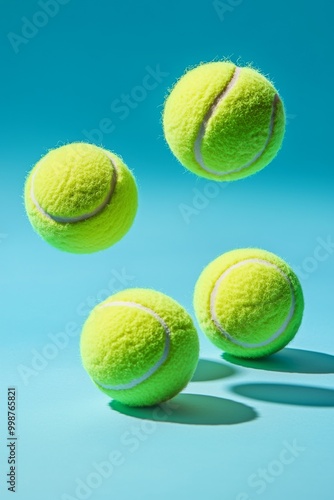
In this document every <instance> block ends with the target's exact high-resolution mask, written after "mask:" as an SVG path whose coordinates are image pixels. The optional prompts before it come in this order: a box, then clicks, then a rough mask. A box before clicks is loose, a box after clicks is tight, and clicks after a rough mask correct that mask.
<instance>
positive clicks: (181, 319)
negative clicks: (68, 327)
mask: <svg viewBox="0 0 334 500" xmlns="http://www.w3.org/2000/svg"><path fill="white" fill-rule="evenodd" d="M80 346H81V357H82V362H83V366H84V368H85V369H86V371H87V372H88V374H89V376H90V377H91V379H92V380H93V382H94V383H95V385H96V386H97V387H98V388H99V389H100V390H101V391H102V392H104V393H105V394H107V395H108V396H110V397H112V398H113V399H115V400H117V401H119V402H121V403H123V404H126V405H129V406H151V405H155V404H158V403H161V402H163V401H167V400H168V399H170V398H172V397H173V396H175V395H176V394H178V393H179V392H180V391H181V390H182V389H183V388H184V387H185V386H186V385H187V384H188V382H189V380H190V379H191V377H192V375H193V373H194V371H195V368H196V365H197V362H198V355H199V341H198V335H197V332H196V329H195V327H194V324H193V321H192V319H191V317H190V316H189V314H188V313H187V312H186V311H185V310H184V309H183V307H181V306H180V305H179V304H178V303H177V302H175V300H173V299H171V298H170V297H167V296H166V295H164V294H162V293H160V292H156V291H154V290H147V289H129V290H124V291H122V292H119V293H117V294H116V295H113V296H111V297H109V298H108V299H107V300H106V301H104V302H102V303H101V304H100V305H98V306H97V307H96V308H95V309H94V310H93V312H92V313H91V315H90V316H89V318H88V320H87V321H86V323H85V325H84V328H83V332H82V336H81V345H80Z"/></svg>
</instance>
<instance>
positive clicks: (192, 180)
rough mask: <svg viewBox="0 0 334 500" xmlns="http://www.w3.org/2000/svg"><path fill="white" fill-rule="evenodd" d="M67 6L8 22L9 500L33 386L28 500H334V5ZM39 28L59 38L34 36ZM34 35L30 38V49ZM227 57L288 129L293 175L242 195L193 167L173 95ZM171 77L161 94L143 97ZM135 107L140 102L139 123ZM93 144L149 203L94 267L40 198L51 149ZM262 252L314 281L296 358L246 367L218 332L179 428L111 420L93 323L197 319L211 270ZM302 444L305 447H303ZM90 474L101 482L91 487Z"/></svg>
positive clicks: (260, 180)
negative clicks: (123, 311)
mask: <svg viewBox="0 0 334 500" xmlns="http://www.w3.org/2000/svg"><path fill="white" fill-rule="evenodd" d="M42 3H43V2H42ZM53 5H54V4H53ZM57 5H58V7H57V6H56V10H58V12H56V10H54V14H52V16H53V17H52V16H51V15H49V16H46V17H45V15H44V16H43V15H42V16H41V15H40V14H38V12H40V11H41V6H40V4H39V3H38V2H36V1H30V0H26V1H25V2H24V3H23V2H18V1H6V2H2V16H1V19H0V36H1V39H0V50H1V63H2V77H1V88H2V92H1V96H0V99H1V103H0V104H1V122H0V123H1V125H0V126H1V135H0V137H1V157H0V158H1V172H0V175H1V183H0V185H1V203H2V210H1V216H0V217H1V219H0V252H1V276H0V277H1V320H0V326H1V333H2V345H1V365H0V374H1V379H0V380H1V401H0V425H1V433H0V434H1V436H2V437H1V438H0V471H1V477H0V495H1V498H7V496H8V498H10V497H9V492H7V491H6V485H5V479H6V478H5V473H6V472H7V467H8V466H7V463H6V457H7V450H6V442H5V437H6V413H5V412H6V388H7V387H8V386H12V385H15V386H16V387H17V391H18V435H19V441H18V483H17V486H18V493H17V495H16V498H19V499H24V500H27V499H29V500H30V499H32V500H40V499H43V500H44V499H45V498H47V499H49V500H53V499H55V500H58V499H62V500H65V499H67V500H68V498H72V499H73V498H96V499H107V498H111V497H112V496H117V497H118V498H122V499H125V500H127V499H132V498H145V499H146V500H151V499H152V500H153V499H155V498H157V497H159V498H161V499H163V500H165V499H166V500H167V499H169V498H173V497H174V498H176V499H179V498H184V497H185V498H196V499H200V498H202V497H204V496H208V497H210V498H212V499H213V500H218V499H222V498H224V499H231V500H236V499H238V500H247V499H253V498H258V497H262V498H266V499H270V500H276V499H277V500H278V499H279V500H281V499H282V498H284V497H286V498H303V499H305V500H306V499H310V500H311V499H312V500H313V499H314V498H316V497H317V498H321V500H327V499H328V500H329V499H332V469H333V458H334V457H333V444H334V443H333V437H332V432H331V430H332V422H333V407H334V391H333V388H332V387H333V373H334V356H333V355H334V347H333V324H334V322H333V316H332V311H333V296H334V284H333V272H334V251H333V248H332V246H331V244H330V242H331V241H332V240H331V238H334V234H333V233H334V231H333V209H334V201H333V173H332V169H333V138H332V123H331V122H332V115H333V99H332V85H331V81H332V76H333V75H332V66H333V55H332V53H333V50H332V49H333V35H332V33H333V29H332V22H331V20H332V15H333V7H332V6H331V5H330V4H329V2H316V3H315V2H313V1H305V0H303V1H302V0H299V1H297V0H296V1H294V2H289V1H287V0H284V1H281V2H277V3H273V2H268V1H265V0H258V1H256V2H252V1H250V0H233V1H232V0H226V2H223V1H221V2H220V7H219V2H212V1H209V2H206V1H204V0H199V1H196V2H192V1H189V0H186V1H182V2H180V0H179V1H175V0H169V1H166V0H162V1H160V2H153V1H152V0H142V1H141V2H134V1H132V2H131V1H127V0H125V1H122V2H108V1H107V0H102V1H100V2H93V1H87V0H81V1H79V0H70V1H68V2H66V1H65V0H62V5H60V2H59V3H58V4H57ZM50 8H51V7H50ZM54 9H55V7H54ZM27 19H28V20H29V21H33V22H35V24H39V25H43V24H44V26H41V27H40V28H38V29H37V30H36V28H33V27H31V26H30V31H29V28H27ZM22 30H23V31H24V34H25V36H28V37H29V38H27V37H26V38H24V39H22V38H21V39H18V38H17V36H18V35H20V36H21V37H22V36H23V35H22ZM27 30H28V31H27ZM13 34H15V35H13ZM15 36H16V38H15ZM13 37H14V38H15V40H16V41H15V42H13V40H14V38H13ZM224 57H229V58H231V59H232V60H233V61H235V62H238V63H239V64H241V65H242V64H248V63H253V64H254V65H255V66H256V67H257V68H259V69H261V70H262V71H263V72H264V73H265V74H266V75H269V76H270V78H271V79H272V80H273V81H274V82H275V84H276V86H277V88H278V89H279V91H280V93H281V95H282V97H283V99H284V102H285V105H286V110H287V115H288V125H287V133H286V138H285V141H284V145H283V148H282V150H281V152H280V154H279V155H278V157H277V158H276V159H275V160H274V162H273V163H272V164H271V165H270V166H269V167H268V168H266V169H265V170H264V171H262V172H261V173H260V174H258V175H256V176H253V177H250V178H248V179H245V180H243V181H239V182H235V183H231V184H227V185H224V184H223V185H222V184H215V183H213V182H208V181H207V180H205V179H199V178H196V176H194V175H192V174H191V173H189V172H186V171H185V170H184V169H183V168H182V166H181V165H180V164H178V162H177V161H176V160H175V159H174V158H173V156H172V154H171V153H170V151H169V150H168V148H167V147H166V145H165V143H164V139H163V134H162V128H161V111H162V104H163V101H164V97H165V95H166V93H167V91H168V88H170V86H171V85H172V84H173V83H174V82H175V80H176V79H177V78H178V77H179V76H180V75H181V74H182V73H183V72H184V70H185V68H186V67H189V66H192V65H196V64H198V63H199V62H201V61H210V60H213V59H220V58H224ZM157 68H158V69H159V68H160V71H161V72H162V73H161V74H160V79H159V80H157V85H156V86H155V88H154V89H151V90H147V91H145V92H142V91H140V89H139V90H138V86H139V87H140V86H142V82H143V79H144V78H145V76H146V75H147V74H148V73H149V72H150V71H152V70H155V71H156V70H157ZM150 82H151V83H152V80H151V81H150ZM140 92H141V93H140ZM124 94H127V95H130V96H132V97H131V106H130V105H128V106H127V108H126V109H124V108H123V112H122V113H121V112H120V111H119V107H118V108H117V106H119V100H120V99H122V96H123V95H124ZM134 96H135V97H134ZM138 96H139V98H138ZM115 106H116V108H115ZM117 109H118V111H117ZM105 119H108V120H109V121H108V122H106V120H105ZM106 123H107V129H106V128H105V126H106ZM86 140H92V141H95V142H97V143H99V144H102V145H103V146H105V147H106V148H109V149H111V150H113V151H115V152H116V153H117V154H120V155H122V156H123V158H124V160H125V162H126V163H127V164H128V166H129V167H130V168H131V169H132V170H133V171H134V174H135V175H136V178H137V181H138V185H139V194H140V208H139V211H138V216H137V218H136V221H135V224H134V226H133V228H132V229H131V231H130V232H129V233H128V235H127V236H126V237H125V238H124V239H123V240H122V241H121V242H120V243H118V244H117V245H116V246H114V247H113V248H111V249H109V250H107V251H105V252H102V253H98V254H94V255H89V256H75V255H71V254H66V253H62V252H59V251H57V250H55V249H53V248H51V247H49V246H48V245H47V244H46V243H44V242H43V241H42V240H40V239H39V238H38V237H37V235H36V234H35V233H34V232H33V231H32V229H31V227H30V225H29V222H28V220H27V218H26V216H25V213H24V206H23V200H22V192H23V186H24V181H25V177H26V174H27V173H28V172H29V170H30V169H31V167H32V166H33V165H34V163H35V162H36V161H37V160H38V159H39V158H40V157H41V156H42V155H43V154H45V153H46V152H47V151H48V150H49V149H50V148H53V147H55V146H59V145H61V144H64V143H67V142H72V141H86ZM189 210H190V211H189ZM186 214H188V215H186ZM324 242H325V243H324ZM326 242H327V246H326ZM328 242H329V243H328ZM319 245H320V246H321V247H322V251H321V252H319ZM245 246H258V247H262V248H265V249H267V250H270V251H273V252H275V253H277V254H278V255H280V256H282V257H283V258H284V259H286V260H287V261H288V262H289V263H290V264H291V265H292V266H293V267H294V268H295V270H296V272H297V274H298V275H299V278H300V280H301V283H302V286H303V289H304V293H305V302H306V310H305V317H304V321H303V325H302V327H301V329H300V332H299V333H298V335H297V337H296V339H295V340H294V342H293V343H292V344H291V347H289V348H288V349H285V350H284V351H282V352H281V353H280V354H277V355H275V356H273V357H272V358H270V359H269V360H267V361H261V362H256V363H255V362H254V363H248V365H249V366H241V365H236V364H235V362H232V361H233V360H228V359H225V358H223V357H221V354H220V352H219V351H218V350H217V349H215V348H214V347H213V346H211V345H210V344H209V343H208V341H207V340H206V339H205V338H204V336H203V334H202V333H200V338H201V358H202V361H201V362H200V364H199V368H198V371H197V372H196V375H195V378H194V381H193V382H192V383H191V384H190V385H189V386H188V388H187V389H186V391H185V394H183V395H181V396H179V397H178V398H176V400H175V401H174V402H173V405H174V406H173V407H172V408H171V407H166V408H165V409H164V410H163V411H162V413H161V418H163V419H165V420H166V422H152V420H150V419H151V418H152V414H151V413H150V410H132V411H130V412H129V411H127V410H126V409H125V408H124V407H123V408H122V407H119V406H118V405H113V408H111V407H110V406H109V404H108V403H109V401H108V399H107V398H106V397H105V396H104V395H103V394H102V393H101V394H100V393H99V392H98V391H96V389H95V388H94V387H93V385H92V384H91V382H90V381H89V379H88V377H87V376H86V374H85V372H84V371H83V369H82V367H81V364H80V357H79V350H78V339H79V334H80V329H81V327H82V324H83V322H84V321H85V318H86V316H87V314H88V312H89V310H90V309H91V308H92V307H93V306H94V305H95V304H96V303H98V302H99V301H100V300H102V299H104V298H105V297H106V296H107V295H108V294H111V293H113V292H115V291H117V290H120V289H122V288H125V287H133V286H141V287H152V288H155V289H158V290H160V291H163V292H164V293H166V294H169V295H171V296H173V297H174V298H175V299H177V300H179V301H180V302H181V303H182V304H183V305H184V306H185V307H187V308H188V310H189V311H190V312H191V313H192V314H193V310H192V290H193V286H194V283H195V282H196V279H197V277H198V275H199V273H200V271H201V269H202V268H203V267H204V266H205V265H206V264H207V263H208V262H209V261H211V260H212V259H213V258H215V257H216V256H217V255H219V254H221V253H223V252H224V251H227V250H230V249H233V248H236V247H245ZM64 332H65V333H64ZM61 333H63V335H61ZM69 333H71V335H69ZM56 334H59V335H58V337H57V338H58V339H60V338H61V339H62V341H63V344H59V345H60V347H55V340H54V339H55V335H56ZM50 345H51V347H50ZM52 346H53V347H52ZM321 353H322V354H321ZM50 358H52V359H50ZM246 364H247V363H244V365H246ZM300 386H303V387H300ZM191 394H192V395H193V396H191ZM124 413H128V415H125V414H124ZM138 429H139V430H138ZM138 432H139V434H138ZM289 446H290V447H291V446H292V447H294V452H291V451H290V452H284V450H285V449H288V448H287V447H289ZM296 446H297V448H296ZM115 450H118V451H119V455H117V453H116V451H115ZM296 450H297V451H296ZM113 453H114V455H113V457H114V458H113V457H111V455H110V454H113ZM286 453H287V454H288V455H289V453H290V455H289V460H288V461H289V463H283V462H282V457H285V456H286ZM293 453H294V455H293ZM120 454H121V458H120ZM115 457H116V458H115ZM106 460H109V461H110V460H115V464H116V465H114V469H113V470H112V471H111V469H109V471H108V472H106V474H105V475H109V477H108V478H107V477H106V478H101V475H99V476H96V467H98V466H97V465H96V464H101V462H103V461H106ZM261 468H262V469H265V470H267V471H269V472H268V474H269V476H268V475H267V476H266V479H263V478H262V479H259V477H260V475H261V474H263V471H262V472H261V470H260V469H261ZM92 473H94V474H95V476H94V474H93V475H92ZM94 478H95V481H96V483H94ZM78 479H80V480H82V481H84V482H86V484H87V481H88V483H90V482H92V483H91V484H94V487H91V488H90V489H89V488H88V489H87V488H86V490H84V489H82V490H80V491H79V492H78V491H77V492H76V488H77V485H78V484H79V483H78ZM259 481H260V482H259ZM261 481H262V482H261ZM80 494H81V497H80ZM66 495H71V496H69V497H68V496H66Z"/></svg>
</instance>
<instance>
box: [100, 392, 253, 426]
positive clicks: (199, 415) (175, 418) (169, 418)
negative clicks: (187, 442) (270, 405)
mask: <svg viewBox="0 0 334 500" xmlns="http://www.w3.org/2000/svg"><path fill="white" fill-rule="evenodd" d="M109 406H110V407H111V408H112V410H114V411H117V412H118V413H122V414H124V415H128V416H130V417H134V418H140V419H144V420H153V421H156V422H164V423H173V424H188V425H234V424H242V423H245V422H250V421H251V420H254V419H256V418H257V416H258V415H257V413H256V411H255V410H254V409H253V408H251V407H249V406H247V405H245V404H243V403H238V402H236V401H231V400H229V399H223V398H217V397H214V396H205V395H201V394H180V395H178V396H176V397H175V398H173V399H172V400H170V401H168V402H166V403H163V404H161V405H158V406H152V407H145V408H133V407H130V406H126V405H123V404H122V403H119V402H118V401H111V402H110V403H109Z"/></svg>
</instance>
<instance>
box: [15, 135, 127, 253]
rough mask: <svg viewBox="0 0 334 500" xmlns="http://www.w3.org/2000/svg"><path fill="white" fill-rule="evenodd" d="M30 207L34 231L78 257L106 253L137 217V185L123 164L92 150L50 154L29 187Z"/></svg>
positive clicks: (80, 147)
mask: <svg viewBox="0 0 334 500" xmlns="http://www.w3.org/2000/svg"><path fill="white" fill-rule="evenodd" d="M25 206H26V211H27V214H28V217H29V220H30V222H31V224H32V226H33V228H34V229H35V231H36V232H37V233H38V234H39V235H40V236H41V237H42V238H43V239H44V240H45V241H47V242H48V243H50V244H51V245H53V246H54V247H56V248H58V249H60V250H64V251H67V252H73V253H91V252H97V251H99V250H104V249H105V248H108V247H109V246H111V245H113V244H114V243H116V242H117V241H118V240H120V239H121V238H122V237H123V236H124V235H125V233H126V232H127V231H128V229H129V228H130V226H131V225H132V222H133V220H134V217H135V214H136V211H137V187H136V183H135V180H134V178H133V176H132V174H131V172H130V171H129V169H128V168H127V167H126V166H125V165H124V163H123V162H122V160H121V159H120V158H119V157H118V156H116V155H115V154H113V153H111V152H110V151H106V150H104V149H102V148H99V147H97V146H94V145H92V144H85V143H74V144H68V145H66V146H62V147H60V148H58V149H54V150H52V151H50V152H49V153H47V154H46V155H45V156H44V157H43V158H42V159H41V160H40V161H39V162H38V163H37V164H36V165H35V167H34V168H33V169H32V171H31V173H30V175H29V176H28V178H27V181H26V185H25Z"/></svg>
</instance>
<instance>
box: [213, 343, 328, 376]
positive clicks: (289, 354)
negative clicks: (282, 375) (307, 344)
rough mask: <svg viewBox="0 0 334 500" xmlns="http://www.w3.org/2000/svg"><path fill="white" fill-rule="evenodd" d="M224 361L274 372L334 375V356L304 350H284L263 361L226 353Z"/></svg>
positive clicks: (262, 359)
mask: <svg viewBox="0 0 334 500" xmlns="http://www.w3.org/2000/svg"><path fill="white" fill-rule="evenodd" d="M223 359H225V360H226V361H229V362H230V363H233V364H234V365H239V366H245V367H247V368H256V369H258V370H268V371H273V372H290V373H334V356H331V355H330V354H325V353H323V352H314V351H305V350H303V349H283V350H282V351H280V352H278V353H276V354H273V355H272V356H270V357H268V358H261V359H241V358H237V357H235V356H231V355H230V354H226V353H224V354H223Z"/></svg>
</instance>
